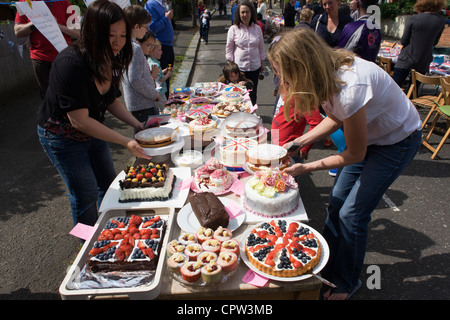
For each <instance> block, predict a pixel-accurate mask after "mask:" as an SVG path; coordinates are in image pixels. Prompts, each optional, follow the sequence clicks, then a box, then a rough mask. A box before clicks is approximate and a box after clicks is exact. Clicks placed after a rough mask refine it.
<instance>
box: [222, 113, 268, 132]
mask: <svg viewBox="0 0 450 320" xmlns="http://www.w3.org/2000/svg"><path fill="white" fill-rule="evenodd" d="M261 126H262V120H261V118H260V117H258V116H256V115H254V114H251V113H246V112H237V113H233V114H231V115H230V116H229V117H228V118H227V119H226V120H225V121H224V122H223V124H222V125H221V129H222V133H223V135H224V136H231V137H246V138H252V137H256V135H257V132H258V130H259V128H260V127H261Z"/></svg>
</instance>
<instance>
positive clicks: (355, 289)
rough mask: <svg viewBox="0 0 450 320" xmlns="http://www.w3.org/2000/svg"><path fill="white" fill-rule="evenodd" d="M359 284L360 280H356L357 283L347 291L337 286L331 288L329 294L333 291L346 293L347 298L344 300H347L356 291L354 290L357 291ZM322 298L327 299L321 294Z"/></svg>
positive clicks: (360, 284)
mask: <svg viewBox="0 0 450 320" xmlns="http://www.w3.org/2000/svg"><path fill="white" fill-rule="evenodd" d="M361 286H362V282H361V280H358V283H357V285H356V286H355V287H354V288H353V289H352V291H351V292H348V291H347V290H345V289H342V288H339V287H338V288H331V290H330V294H329V296H331V295H332V294H333V293H347V298H346V299H345V300H349V299H350V298H351V297H352V296H353V295H354V294H355V293H356V291H358V290H359V288H361ZM322 299H323V300H328V299H327V298H325V297H324V296H322Z"/></svg>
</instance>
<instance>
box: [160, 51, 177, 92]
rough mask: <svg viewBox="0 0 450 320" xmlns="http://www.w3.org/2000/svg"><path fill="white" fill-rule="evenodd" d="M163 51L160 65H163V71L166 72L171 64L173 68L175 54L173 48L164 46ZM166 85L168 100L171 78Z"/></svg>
mask: <svg viewBox="0 0 450 320" xmlns="http://www.w3.org/2000/svg"><path fill="white" fill-rule="evenodd" d="M161 49H162V55H161V59H159V64H160V65H161V69H162V70H164V69H165V68H167V67H168V66H169V64H170V65H171V67H172V68H173V64H174V62H175V53H174V51H173V47H172V46H166V45H163V44H162V45H161ZM166 84H167V91H166V98H168V97H169V92H170V78H168V79H167V80H166Z"/></svg>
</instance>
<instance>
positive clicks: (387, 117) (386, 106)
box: [268, 28, 422, 300]
mask: <svg viewBox="0 0 450 320" xmlns="http://www.w3.org/2000/svg"><path fill="white" fill-rule="evenodd" d="M268 56H269V61H270V63H271V64H272V67H273V69H274V72H275V73H276V75H277V76H278V78H279V80H280V83H282V85H283V88H284V89H285V96H286V100H285V101H291V99H293V100H294V106H293V108H294V110H295V111H296V113H298V114H307V113H311V112H312V111H313V110H315V109H316V108H317V107H316V106H319V105H322V106H323V109H324V110H325V111H326V113H327V117H326V118H324V119H323V120H322V121H321V122H320V123H319V124H318V125H317V126H316V127H315V128H314V129H312V130H311V131H309V132H307V133H305V134H304V135H302V136H300V137H298V138H296V139H295V140H294V142H295V143H297V144H298V145H300V146H305V145H308V144H311V143H312V142H315V141H317V140H320V139H323V138H324V137H326V136H328V135H330V134H331V133H333V132H335V131H336V130H337V129H339V128H341V127H342V126H343V128H344V135H345V141H346V144H347V148H346V149H345V150H344V151H342V152H341V153H339V154H336V155H333V156H330V157H326V158H324V159H320V160H317V161H312V162H309V163H304V164H303V163H296V164H294V165H292V166H291V167H289V168H287V169H285V171H286V172H287V173H289V174H291V175H293V176H296V175H299V174H304V173H308V172H311V171H315V170H329V169H332V168H339V169H338V172H337V176H336V179H335V183H334V185H333V188H332V190H331V194H330V198H329V205H328V208H327V213H328V216H327V219H326V221H325V227H324V231H323V236H324V238H325V240H326V241H327V243H328V245H329V247H330V258H329V261H328V263H327V265H326V267H325V269H324V271H323V274H324V276H325V278H327V279H329V280H330V281H331V282H333V283H334V284H335V285H337V286H338V288H333V289H331V290H329V291H327V292H325V293H324V295H323V297H324V298H326V299H329V300H344V299H348V298H350V297H351V296H352V295H353V294H354V293H355V292H356V290H358V288H360V287H361V284H362V282H361V280H360V274H361V271H362V267H363V264H364V257H365V253H366V243H367V233H368V224H369V221H370V219H371V214H372V211H373V210H375V208H376V207H377V205H378V202H379V201H380V200H381V198H382V196H383V194H384V193H385V191H386V190H387V189H388V188H389V186H390V185H391V184H392V183H393V182H394V181H395V180H396V179H397V177H398V176H399V175H400V174H401V173H402V172H403V170H404V169H405V168H406V167H407V166H408V164H409V163H410V162H411V160H412V159H413V158H414V156H415V154H416V153H417V150H418V148H419V147H420V145H421V140H422V132H421V126H422V125H421V120H420V117H419V114H418V112H417V110H416V108H415V107H414V105H413V104H412V103H411V101H410V100H409V99H408V97H407V96H406V95H405V94H404V93H403V92H402V90H401V89H400V88H399V87H398V86H397V85H396V84H395V82H394V80H393V79H392V78H391V77H390V76H389V75H388V74H387V73H386V72H384V70H382V69H381V68H380V67H378V66H377V65H376V64H374V63H373V62H369V61H366V60H364V59H361V58H358V57H356V56H355V54H354V53H352V52H349V51H345V50H342V49H341V50H333V49H332V48H331V47H329V46H328V45H327V44H326V43H325V42H324V41H323V40H322V39H321V38H320V37H319V36H318V35H316V34H315V33H314V32H313V31H311V30H309V29H307V28H299V29H294V30H293V31H290V32H288V33H287V34H286V36H282V37H281V39H280V40H279V41H278V42H276V43H275V44H273V45H272V46H271V47H270V48H269V54H268ZM285 107H286V108H285V109H284V114H285V116H286V117H287V118H289V109H290V108H291V107H287V106H286V105H285ZM294 114H295V113H294Z"/></svg>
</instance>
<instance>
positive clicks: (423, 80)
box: [407, 69, 443, 109]
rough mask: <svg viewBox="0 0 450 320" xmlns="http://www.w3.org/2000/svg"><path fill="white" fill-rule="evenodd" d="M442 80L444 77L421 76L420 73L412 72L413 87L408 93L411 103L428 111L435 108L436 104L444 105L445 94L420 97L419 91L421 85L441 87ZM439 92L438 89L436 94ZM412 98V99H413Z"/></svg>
mask: <svg viewBox="0 0 450 320" xmlns="http://www.w3.org/2000/svg"><path fill="white" fill-rule="evenodd" d="M441 78H443V77H442V76H426V75H423V74H421V73H420V72H417V71H416V70H414V69H413V70H411V87H410V88H409V91H408V94H407V96H408V98H409V99H410V100H411V102H412V103H413V104H414V105H415V106H416V107H422V108H427V109H432V108H433V107H434V106H435V104H434V103H435V102H437V103H439V104H443V101H442V100H443V99H442V97H443V93H442V92H441V93H439V94H438V95H424V96H420V97H419V95H418V91H419V90H418V89H419V83H418V82H420V84H429V85H434V86H436V87H438V86H440V85H441ZM437 92H438V89H436V93H437ZM411 96H412V97H411Z"/></svg>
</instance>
